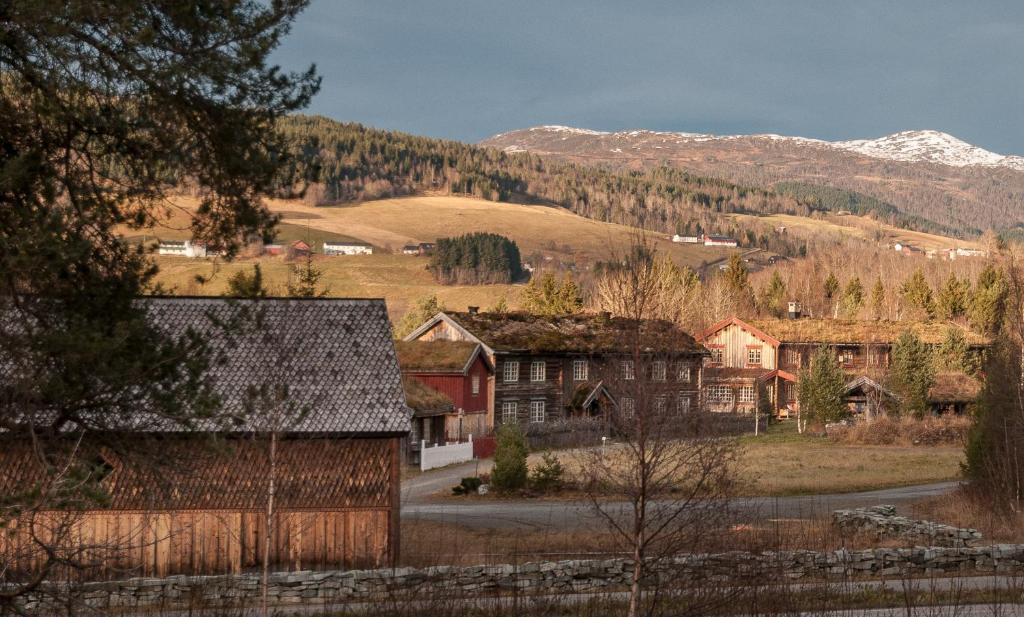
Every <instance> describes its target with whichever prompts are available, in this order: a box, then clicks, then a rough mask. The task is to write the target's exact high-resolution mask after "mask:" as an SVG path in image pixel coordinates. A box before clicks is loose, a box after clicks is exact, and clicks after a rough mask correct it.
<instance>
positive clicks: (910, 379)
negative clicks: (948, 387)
mask: <svg viewBox="0 0 1024 617" xmlns="http://www.w3.org/2000/svg"><path fill="white" fill-rule="evenodd" d="M934 379H935V370H934V368H933V364H932V354H931V351H930V350H929V349H928V346H927V345H926V344H925V343H924V342H922V341H921V339H920V338H918V336H917V335H916V334H914V333H913V332H911V331H910V330H905V331H904V332H903V333H902V334H900V337H899V338H898V339H897V340H896V343H895V344H893V346H892V357H891V359H890V361H889V376H888V383H889V388H890V389H891V390H892V391H893V393H895V394H896V396H897V397H898V398H899V408H900V413H909V414H913V415H914V416H917V417H921V416H923V415H924V414H925V413H926V412H927V411H928V390H929V389H930V388H931V387H932V383H933V381H934Z"/></svg>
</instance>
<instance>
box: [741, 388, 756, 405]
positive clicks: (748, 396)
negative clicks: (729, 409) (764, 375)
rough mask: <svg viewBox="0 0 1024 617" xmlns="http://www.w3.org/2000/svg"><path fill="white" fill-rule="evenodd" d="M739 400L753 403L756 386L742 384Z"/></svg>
mask: <svg viewBox="0 0 1024 617" xmlns="http://www.w3.org/2000/svg"><path fill="white" fill-rule="evenodd" d="M739 402H741V403H753V402H754V386H741V387H740V395H739Z"/></svg>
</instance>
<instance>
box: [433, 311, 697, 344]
mask: <svg viewBox="0 0 1024 617" xmlns="http://www.w3.org/2000/svg"><path fill="white" fill-rule="evenodd" d="M445 314H446V315H448V317H450V318H451V319H452V320H453V321H455V322H456V323H457V324H459V325H460V326H462V327H463V328H464V329H465V330H467V331H468V332H470V333H471V334H472V335H473V336H475V337H476V338H478V339H479V340H480V341H482V342H483V343H484V344H485V345H487V347H489V348H491V349H492V350H494V351H497V352H501V351H505V352H512V351H531V352H535V353H581V354H589V353H619V352H623V351H625V350H626V349H627V348H628V347H629V345H630V341H631V340H632V338H631V336H632V333H633V332H634V330H635V323H634V322H633V321H632V320H629V319H625V318H622V317H608V316H605V315H600V314H592V313H580V314H576V315H560V316H543V315H534V314H532V313H522V312H512V313H455V312H449V313H445ZM640 342H641V345H642V347H643V348H644V350H646V351H656V352H667V353H706V352H705V350H704V348H703V347H702V346H701V345H700V344H698V343H697V342H696V341H695V340H694V338H693V337H692V336H690V335H689V334H687V333H686V332H684V331H683V330H681V329H680V328H679V327H678V326H676V325H675V324H673V323H671V322H669V321H661V320H645V321H643V322H642V324H641V328H640Z"/></svg>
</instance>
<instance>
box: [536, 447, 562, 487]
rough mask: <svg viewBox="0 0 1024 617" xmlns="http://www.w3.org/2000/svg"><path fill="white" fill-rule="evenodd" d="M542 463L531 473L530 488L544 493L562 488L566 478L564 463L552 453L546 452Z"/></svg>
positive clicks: (542, 457)
mask: <svg viewBox="0 0 1024 617" xmlns="http://www.w3.org/2000/svg"><path fill="white" fill-rule="evenodd" d="M541 461H542V462H541V464H540V465H537V466H536V467H534V468H533V470H532V471H530V488H532V489H533V490H535V491H539V492H542V493H547V492H550V491H557V490H558V489H560V488H562V484H563V482H564V476H565V468H564V467H563V466H562V462H561V461H559V460H558V457H557V456H555V455H554V454H552V453H550V452H545V453H544V454H543V455H542V456H541Z"/></svg>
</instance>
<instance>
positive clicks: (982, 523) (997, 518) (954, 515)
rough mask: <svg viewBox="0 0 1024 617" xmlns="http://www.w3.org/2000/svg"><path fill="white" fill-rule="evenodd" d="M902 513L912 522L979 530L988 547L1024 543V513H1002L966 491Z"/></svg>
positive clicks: (925, 501)
mask: <svg viewBox="0 0 1024 617" xmlns="http://www.w3.org/2000/svg"><path fill="white" fill-rule="evenodd" d="M901 510H902V511H901V512H900V514H903V515H905V516H909V517H911V518H916V519H923V520H929V521H938V522H940V523H946V524H948V525H955V526H957V527H971V528H974V529H977V530H978V531H980V532H981V534H982V541H983V543H985V544H988V543H992V542H1021V541H1024V513H1022V512H1018V513H1013V512H999V511H997V510H996V508H994V507H993V505H992V502H991V500H988V499H985V498H984V496H981V495H974V494H972V493H971V492H970V491H969V490H966V489H960V490H957V491H954V492H952V493H949V494H946V495H940V496H937V497H929V498H927V499H922V500H920V501H917V502H915V503H913V504H912V505H910V506H909V507H908V508H901Z"/></svg>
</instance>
